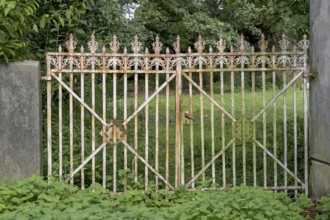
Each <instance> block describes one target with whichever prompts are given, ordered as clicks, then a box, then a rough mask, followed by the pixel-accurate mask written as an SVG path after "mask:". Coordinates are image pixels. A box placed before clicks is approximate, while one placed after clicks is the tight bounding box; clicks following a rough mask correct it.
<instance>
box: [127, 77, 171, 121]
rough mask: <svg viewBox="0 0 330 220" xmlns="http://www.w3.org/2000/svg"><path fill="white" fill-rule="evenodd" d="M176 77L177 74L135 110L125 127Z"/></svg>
mask: <svg viewBox="0 0 330 220" xmlns="http://www.w3.org/2000/svg"><path fill="white" fill-rule="evenodd" d="M174 77H176V74H173V75H172V76H171V77H170V78H169V79H168V80H166V81H165V82H164V83H163V84H162V85H161V86H160V87H159V88H158V90H156V91H155V92H154V93H153V94H152V95H151V96H149V97H148V98H147V99H146V100H145V102H144V103H143V104H141V105H140V107H139V108H138V109H137V110H135V112H133V113H132V114H131V115H130V116H129V117H128V118H127V119H126V120H125V121H124V122H123V125H124V126H125V125H127V124H128V122H130V121H131V120H132V119H133V118H134V117H135V116H136V115H137V114H138V113H139V112H140V111H141V110H142V109H143V108H145V107H146V106H147V105H148V103H149V102H150V101H151V100H152V99H153V98H154V97H155V96H156V95H157V94H158V93H159V92H160V91H162V89H163V88H164V87H165V86H166V85H167V84H169V83H170V82H171V81H172V79H174Z"/></svg>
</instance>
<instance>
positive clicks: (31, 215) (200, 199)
mask: <svg viewBox="0 0 330 220" xmlns="http://www.w3.org/2000/svg"><path fill="white" fill-rule="evenodd" d="M308 201H309V200H308V199H305V198H304V197H301V198H300V199H298V200H297V201H292V200H291V199H290V198H288V197H287V196H286V195H285V194H284V193H277V194H274V193H272V192H271V191H264V190H262V189H251V188H247V187H242V186H241V187H238V188H235V189H231V190H228V191H190V192H187V191H185V190H183V189H178V190H177V191H176V192H170V191H167V190H159V191H154V190H148V191H127V192H126V193H123V194H111V193H110V192H109V191H107V190H106V189H104V188H102V187H101V186H100V185H92V186H90V187H89V188H88V189H85V190H78V188H76V187H74V186H70V185H68V184H65V183H62V182H57V181H54V180H51V182H50V184H48V183H47V182H46V181H44V180H42V179H41V178H40V177H31V178H28V179H24V180H19V181H7V182H6V183H5V184H3V185H0V218H1V219H303V217H302V216H301V215H299V213H301V212H302V211H303V209H304V208H306V204H308ZM324 202H326V203H329V201H328V200H324ZM325 211H326V210H325ZM328 211H329V210H328Z"/></svg>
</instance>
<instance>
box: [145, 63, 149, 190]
mask: <svg viewBox="0 0 330 220" xmlns="http://www.w3.org/2000/svg"><path fill="white" fill-rule="evenodd" d="M148 62H149V59H148V57H146V58H145V69H146V70H148V68H149V65H148ZM148 97H149V73H148V72H146V73H145V100H148ZM145 161H146V162H147V163H148V162H149V104H147V105H146V107H145ZM148 171H149V170H148V167H147V165H145V168H144V176H145V184H144V187H145V190H147V189H148V187H149V180H148Z"/></svg>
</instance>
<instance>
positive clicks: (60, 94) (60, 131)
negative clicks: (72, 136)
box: [58, 47, 63, 181]
mask: <svg viewBox="0 0 330 220" xmlns="http://www.w3.org/2000/svg"><path fill="white" fill-rule="evenodd" d="M59 49H60V50H62V49H61V47H60V48H59ZM58 66H59V69H61V68H62V56H59V57H58ZM58 77H59V78H60V79H61V80H62V73H58ZM58 148H59V149H58V153H59V155H58V156H59V161H58V166H59V167H58V174H59V180H60V181H62V178H63V90H62V85H61V84H59V85H58Z"/></svg>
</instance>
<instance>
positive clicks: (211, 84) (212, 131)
mask: <svg viewBox="0 0 330 220" xmlns="http://www.w3.org/2000/svg"><path fill="white" fill-rule="evenodd" d="M210 53H211V51H210ZM209 65H210V66H209V68H210V70H211V71H210V96H211V98H212V99H213V98H214V95H213V93H214V91H213V71H212V69H213V57H212V56H209ZM214 145H215V144H214V104H213V103H211V151H212V158H214V156H215V149H214ZM212 183H213V184H215V162H213V163H212Z"/></svg>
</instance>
